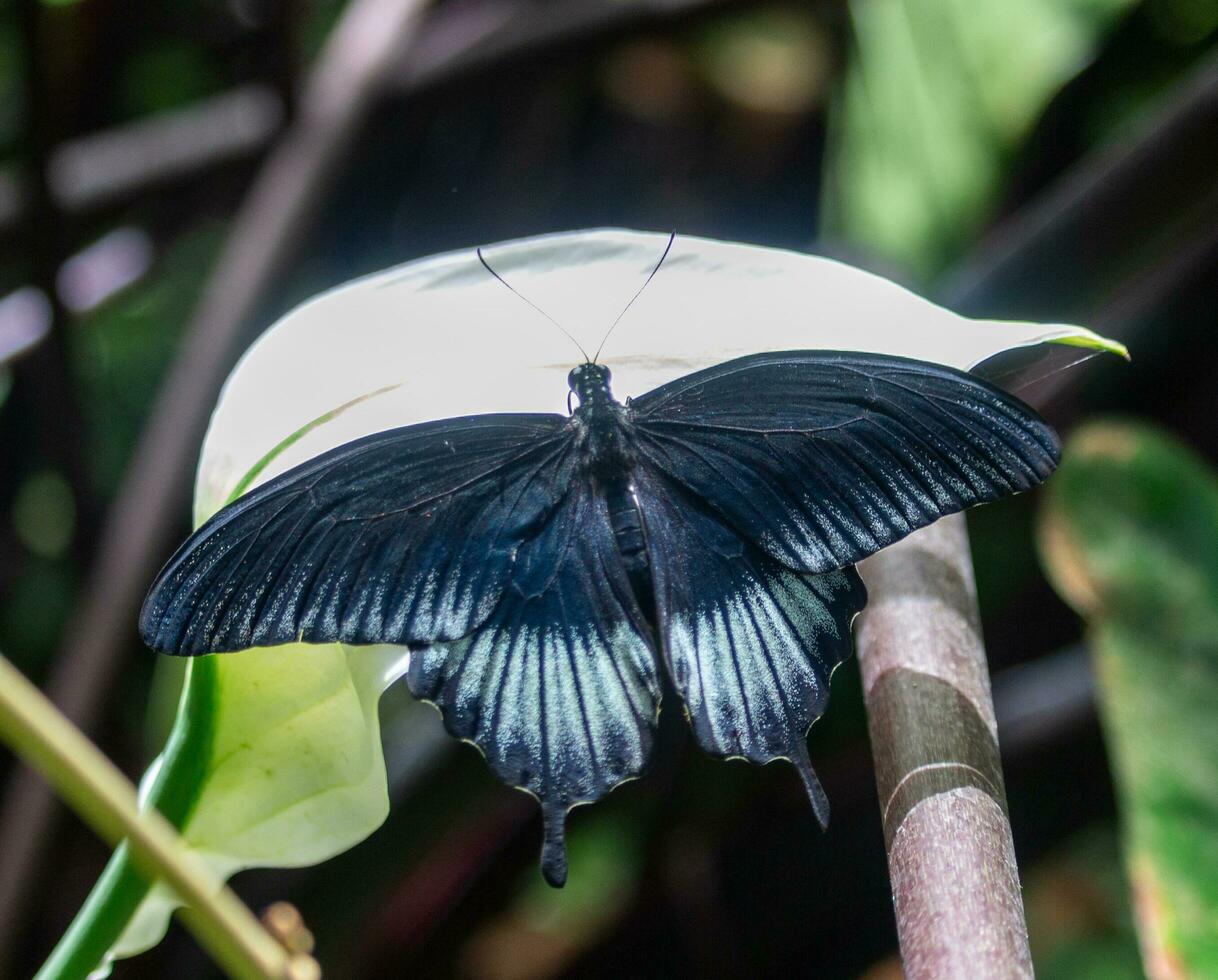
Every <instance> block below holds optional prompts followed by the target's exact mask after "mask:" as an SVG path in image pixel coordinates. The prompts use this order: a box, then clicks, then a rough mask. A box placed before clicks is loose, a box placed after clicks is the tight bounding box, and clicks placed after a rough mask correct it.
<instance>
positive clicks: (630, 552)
mask: <svg viewBox="0 0 1218 980" xmlns="http://www.w3.org/2000/svg"><path fill="white" fill-rule="evenodd" d="M602 489H603V492H604V494H605V503H606V505H607V506H608V509H609V523H610V525H612V527H613V540H614V543H615V544H616V545H617V553H618V554H619V555H621V557H622V564H623V565H624V566H625V568H626V574H627V575H628V576H629V578H630V587H631V589H632V590H633V592H634V597H635V599H636V600H637V601H638V603H639V606H640V608H641V609H642V610H643V612H644V613H645V614H646V615H647V616H648V618H649V619H652V620H653V625H654V616H653V615H652V610H653V609H654V606H655V599H654V597H653V593H652V583H651V564H650V562H649V561H648V558H647V540H646V537H645V536H644V534H643V519H642V517H641V515H640V514H639V505H638V501H637V500H636V499H635V495H634V489H633V487H632V486H631V485H630V482H629V480H628V479H626V478H618V479H615V480H612V481H610V482H609V483H607V484H603V485H602Z"/></svg>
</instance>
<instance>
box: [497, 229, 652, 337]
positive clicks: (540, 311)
mask: <svg viewBox="0 0 1218 980" xmlns="http://www.w3.org/2000/svg"><path fill="white" fill-rule="evenodd" d="M474 251H475V252H476V253H477V255H478V261H479V262H481V263H482V268H484V269H485V270H486V271H487V272H489V273H490V274H491V275H492V276H494V277H495V278H496V279H498V280H499V281H500V282H501V283H503V285H505V286H507V288H508V291H509V292H511V293H512V294H513V295H515V296H518V297H520V298H521V299H522V300H524V301H525V302H526V303H528V304H529V306H531V307H533V309H535V310H536V311H537V312H538V313H540V314H541V315H542V316H544V317H545V318H546V319H547V320H549V321H550V322H551V323H552V324H554V326H556V327H558V329H559V330H561V331H562V332H563V335H564V336H565V337H566V338H567V339H568V340H569V341H571V343H573V344H574V345H575V346H576V347H578V348H579V352H580V354H582V355H583V358H584V360H585V361H587V360H588V352H587V351H586V350H584V347H583V344H581V343H580V342H579V341H578V340H576V339H575V338H574V337H573V336H571V331H569V330H568V329H567V328H566V327H564V326H563V325H562V324H561V323H559V322H558V321H557V320H555V319H554V317H552V316H550V314H549V313H547V312H546V311H545V310H543V309H542V308H541V307H540V306H538V305H537V304H536V303H534V302H533V301H532V300H531V299H529V298H528V297H527V296H525V295H524V294H523V293H519V292H517V291H516V290H515V289H513V288H512V286H511V284H510V283H508V281H507V280H506V279H504V278H503V276H501V275H499V273H498V272H496V271H495V270H494V269H492V268H491V264H490V263H489V262H487V261H486V258H485V257H484V256H483V254H482V249H480V248H478V249H475V250H474ZM632 302H633V301H632Z"/></svg>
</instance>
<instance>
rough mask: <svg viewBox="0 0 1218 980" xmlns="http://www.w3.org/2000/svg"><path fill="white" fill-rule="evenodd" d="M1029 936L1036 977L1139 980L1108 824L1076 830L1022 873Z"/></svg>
mask: <svg viewBox="0 0 1218 980" xmlns="http://www.w3.org/2000/svg"><path fill="white" fill-rule="evenodd" d="M1024 906H1025V907H1026V908H1027V913H1028V939H1029V941H1030V943H1031V946H1032V960H1033V963H1034V965H1035V967H1036V976H1037V977H1039V978H1040V980H1075V978H1076V977H1104V978H1105V980H1126V978H1128V980H1138V978H1140V977H1141V976H1142V975H1143V974H1142V965H1141V959H1140V956H1139V952H1138V937H1137V934H1136V933H1135V932H1134V927H1133V913H1132V911H1131V909H1130V907H1129V890H1128V886H1127V884H1126V881H1125V877H1124V875H1122V874H1121V869H1120V853H1119V849H1118V842H1117V836H1116V833H1115V829H1114V828H1107V827H1104V828H1097V829H1095V830H1088V831H1085V832H1083V833H1081V834H1078V835H1075V836H1074V837H1072V838H1071V839H1070V840H1068V841H1066V843H1065V845H1064V846H1062V847H1060V848H1058V849H1057V850H1056V851H1055V853H1054V854H1052V855H1051V856H1050V857H1048V858H1047V859H1044V860H1041V861H1039V862H1038V863H1037V864H1036V865H1035V866H1034V867H1033V868H1032V869H1031V871H1030V872H1029V873H1028V874H1027V875H1026V878H1025V886H1024Z"/></svg>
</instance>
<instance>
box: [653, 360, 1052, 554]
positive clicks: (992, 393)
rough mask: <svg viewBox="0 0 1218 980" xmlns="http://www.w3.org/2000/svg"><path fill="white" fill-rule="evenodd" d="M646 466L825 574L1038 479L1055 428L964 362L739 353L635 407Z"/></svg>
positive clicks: (751, 537) (769, 548) (752, 536)
mask: <svg viewBox="0 0 1218 980" xmlns="http://www.w3.org/2000/svg"><path fill="white" fill-rule="evenodd" d="M630 407H631V413H632V418H633V423H634V430H635V434H636V437H637V447H638V451H639V455H640V457H641V460H642V461H643V462H644V463H645V464H646V465H649V466H651V467H654V468H655V469H656V470H657V471H659V472H661V473H662V474H663V475H664V476H665V477H666V478H667V479H668V480H669V481H671V482H672V483H673V484H675V485H676V486H679V487H681V488H682V490H683V491H684V492H685V493H687V494H689V495H690V496H692V497H695V498H697V499H700V500H702V501H704V502H705V504H706V506H709V507H710V508H711V510H712V511H713V512H714V513H715V514H717V515H718V516H719V517H720V518H721V519H722V520H723V521H724V522H725V523H726V524H728V525H729V526H730V527H731V528H733V529H734V530H735V532H736V533H738V534H739V535H740V536H741V537H742V538H743V539H745V540H746V541H749V542H752V543H753V544H755V545H757V546H758V547H759V548H761V549H762V550H763V551H764V552H766V553H767V554H769V555H770V556H771V557H773V558H776V559H778V560H779V561H781V562H783V563H784V564H786V565H788V566H789V567H791V568H795V569H800V570H803V571H808V572H826V571H831V570H833V569H836V568H843V567H845V566H847V565H852V564H854V563H855V562H858V561H860V560H862V559H863V558H865V557H867V556H868V555H870V554H872V553H873V552H876V551H878V550H879V549H880V548H883V547H885V546H887V545H890V544H892V543H893V542H895V541H898V540H900V539H901V538H903V537H905V535H907V534H909V533H910V532H911V531H914V530H916V529H917V528H920V527H924V526H926V525H927V524H930V523H932V522H933V521H935V520H937V519H938V518H940V517H943V516H944V515H946V514H951V513H955V512H956V511H960V510H964V509H965V508H966V507H971V506H972V505H974V504H979V503H985V502H987V501H992V500H998V499H999V498H1001V497H1005V496H1008V495H1009V494H1012V493H1017V492H1019V491H1021V490H1027V489H1028V488H1030V487H1032V486H1034V485H1035V484H1037V483H1039V482H1040V481H1041V480H1043V479H1044V478H1045V477H1047V476H1048V475H1049V474H1050V473H1051V472H1052V471H1053V469H1054V467H1055V466H1056V465H1057V461H1058V457H1059V452H1060V450H1059V445H1058V441H1057V436H1056V434H1055V433H1054V432H1053V430H1052V429H1051V428H1050V427H1049V426H1048V424H1047V423H1046V422H1045V421H1044V419H1042V418H1041V417H1040V416H1039V415H1037V414H1036V412H1034V411H1033V410H1032V409H1031V408H1029V407H1028V406H1027V405H1025V404H1024V403H1023V402H1021V401H1020V400H1019V399H1017V398H1015V397H1013V396H1011V395H1008V394H1006V393H1005V392H1003V391H1000V390H999V389H997V388H995V387H994V386H993V385H990V384H988V383H986V382H984V381H982V380H981V379H979V378H976V377H973V376H972V375H969V374H967V373H965V372H963V371H957V370H955V369H953V368H948V367H944V366H942V365H938V364H931V363H927V362H924V361H915V360H909V359H907V358H901V357H891V356H887V355H881V354H860V353H854V352H849V351H787V352H785V353H773V354H769V353H767V354H756V355H751V356H748V357H741V358H737V359H736V360H734V361H728V362H727V363H725V364H720V365H718V366H716V367H713V368H708V369H707V370H705V371H698V372H695V373H694V374H690V375H687V376H685V377H683V378H679V379H677V380H676V381H673V382H671V383H669V384H666V385H664V386H662V387H660V388H657V389H655V390H654V391H651V392H648V393H647V394H645V395H643V396H641V397H640V398H638V399H636V400H634V401H633V402H632V403H631V406H630Z"/></svg>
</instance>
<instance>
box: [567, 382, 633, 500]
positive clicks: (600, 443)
mask: <svg viewBox="0 0 1218 980" xmlns="http://www.w3.org/2000/svg"><path fill="white" fill-rule="evenodd" d="M609 378H610V374H609V369H608V368H607V367H605V366H604V365H601V364H580V365H579V366H578V367H575V368H573V369H572V370H571V373H570V374H569V375H567V383H568V384H570V386H571V391H572V392H574V393H575V395H576V397H577V398H579V407H578V408H576V409H575V412H574V413H573V418H574V421H575V425H576V426H577V427H578V428H579V431H580V435H581V443H580V444H581V448H582V450H583V453H584V459H585V462H586V465H587V466H588V468H589V469H590V470H591V471H592V472H593V473H594V474H596V475H597V476H598V477H599V478H601V479H612V478H616V477H625V476H626V475H627V474H628V473H629V471H630V470H631V469H632V468H633V465H634V454H633V452H631V450H630V445H629V439H628V438H627V429H628V426H629V413H628V409H627V408H626V407H625V406H624V405H622V404H621V402H619V401H618V400H617V399H616V398H614V397H613V392H612V391H611V390H610V388H609Z"/></svg>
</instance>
